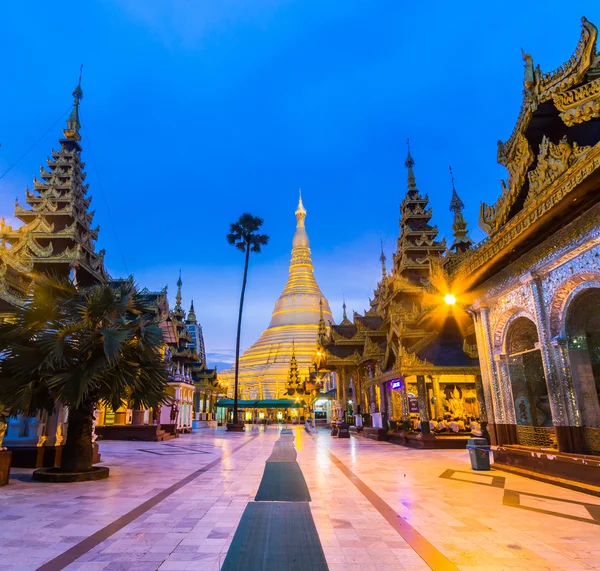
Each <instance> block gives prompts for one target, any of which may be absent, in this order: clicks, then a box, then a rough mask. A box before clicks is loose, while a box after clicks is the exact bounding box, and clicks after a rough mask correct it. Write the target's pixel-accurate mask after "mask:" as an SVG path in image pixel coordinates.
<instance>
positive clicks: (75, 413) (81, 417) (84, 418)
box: [60, 403, 94, 472]
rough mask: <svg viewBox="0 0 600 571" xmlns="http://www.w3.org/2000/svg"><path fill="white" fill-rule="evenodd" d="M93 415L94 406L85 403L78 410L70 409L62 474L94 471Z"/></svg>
mask: <svg viewBox="0 0 600 571" xmlns="http://www.w3.org/2000/svg"><path fill="white" fill-rule="evenodd" d="M93 415H94V406H93V404H91V403H83V404H82V405H81V406H80V407H78V408H71V409H69V424H68V428H67V442H66V443H65V446H64V448H63V451H62V457H61V462H60V469H61V471H62V472H85V471H88V470H91V469H92V459H93V454H94V452H93V447H92V422H93Z"/></svg>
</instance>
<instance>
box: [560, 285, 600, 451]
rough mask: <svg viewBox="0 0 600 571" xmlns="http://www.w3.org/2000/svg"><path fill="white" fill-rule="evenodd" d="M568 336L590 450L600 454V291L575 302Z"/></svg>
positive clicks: (584, 293) (590, 291)
mask: <svg viewBox="0 0 600 571" xmlns="http://www.w3.org/2000/svg"><path fill="white" fill-rule="evenodd" d="M566 333H567V343H568V345H567V346H568V349H569V364H570V366H571V374H572V376H573V388H574V389H575V394H576V396H577V402H578V404H579V410H580V412H581V419H582V424H583V426H584V438H585V444H586V449H587V452H590V453H592V454H600V289H598V288H590V289H587V290H584V291H582V292H581V293H578V294H577V295H576V296H575V297H574V298H573V301H572V302H571V303H570V305H569V308H568V311H567V321H566Z"/></svg>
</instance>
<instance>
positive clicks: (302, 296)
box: [219, 196, 333, 399]
mask: <svg viewBox="0 0 600 571" xmlns="http://www.w3.org/2000/svg"><path fill="white" fill-rule="evenodd" d="M305 218H306V210H305V209H304V206H303V204H302V196H300V200H299V202H298V208H297V210H296V233H295V234H294V239H293V241H292V259H291V261H290V270H289V277H288V280H287V283H286V284H285V288H284V289H283V293H282V294H281V295H280V296H279V297H278V298H277V301H276V302H275V308H274V309H273V314H272V315H271V323H269V327H268V328H267V329H265V331H263V333H262V335H261V336H260V337H259V338H258V340H257V341H256V342H255V343H254V344H253V345H252V346H251V347H249V348H248V349H246V351H244V354H243V355H242V356H241V357H240V370H239V396H240V398H241V399H275V398H279V397H282V396H284V391H285V388H286V382H287V378H288V372H289V367H290V360H291V358H292V345H294V348H295V349H294V350H295V355H296V359H297V361H298V371H299V373H300V376H305V375H308V369H309V367H310V366H311V364H312V361H313V358H314V356H315V352H316V348H317V329H318V324H319V319H320V316H321V307H322V311H323V318H324V320H325V323H327V324H330V323H333V317H332V315H331V310H330V308H329V302H328V301H327V300H326V299H325V297H324V296H323V294H322V293H321V290H320V289H319V286H318V285H317V282H316V280H315V276H314V269H313V264H312V259H311V257H310V247H309V241H308V235H307V234H306V228H305V226H304V219H305ZM219 379H220V380H221V381H224V382H226V383H229V388H230V391H229V392H230V395H231V396H233V384H234V369H233V368H231V369H227V370H226V371H223V372H222V373H219Z"/></svg>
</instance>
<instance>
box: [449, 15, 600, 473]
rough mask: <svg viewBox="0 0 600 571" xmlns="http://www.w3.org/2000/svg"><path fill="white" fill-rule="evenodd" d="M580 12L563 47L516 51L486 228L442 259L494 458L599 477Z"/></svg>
mask: <svg viewBox="0 0 600 571" xmlns="http://www.w3.org/2000/svg"><path fill="white" fill-rule="evenodd" d="M597 36H598V30H597V28H596V27H595V26H594V25H593V24H592V23H591V22H589V21H587V20H586V19H585V18H583V19H582V32H581V39H580V40H579V43H578V44H577V47H576V49H575V52H574V54H573V55H572V56H571V58H570V59H569V60H568V61H567V62H565V63H564V64H562V65H561V66H560V67H558V68H557V69H556V70H555V71H553V72H549V73H547V72H542V71H541V70H540V68H539V66H536V65H534V62H533V58H532V56H531V55H529V54H523V59H524V61H525V78H524V91H523V94H524V95H523V104H522V107H521V112H520V114H519V117H518V119H517V123H516V125H515V127H514V129H513V132H512V135H511V136H510V138H509V139H508V141H507V142H505V143H502V142H499V144H498V162H499V163H500V164H502V165H504V166H505V167H506V169H507V171H508V180H507V181H506V182H503V183H502V192H501V194H500V196H499V198H498V200H497V201H496V202H495V203H494V204H493V205H491V206H488V205H486V204H482V205H481V214H480V225H481V227H482V228H483V229H484V230H485V231H486V232H487V233H488V237H487V238H486V239H485V240H484V241H482V242H481V243H480V244H478V245H477V246H476V247H474V248H471V249H470V250H468V251H466V252H464V253H463V254H461V255H459V256H458V257H457V258H456V259H455V261H454V262H453V263H452V264H451V267H449V272H450V275H451V284H452V286H451V287H452V290H453V293H454V295H456V297H457V299H458V301H459V302H460V301H461V296H462V297H463V298H464V304H465V305H466V306H467V309H468V311H470V312H471V313H472V315H473V318H474V323H475V332H476V336H477V346H478V349H479V357H480V362H481V374H482V377H483V392H484V395H485V399H484V401H485V408H486V410H487V418H488V421H489V424H488V430H489V433H490V436H491V439H492V442H493V443H494V444H496V445H497V448H495V450H494V460H495V462H496V464H497V465H500V466H503V467H504V468H507V467H508V468H512V469H516V470H533V471H536V472H541V473H546V474H550V475H552V476H554V477H562V478H572V479H576V480H580V481H582V482H587V483H590V484H591V483H595V484H596V485H597V484H598V481H600V222H599V221H600V53H598V52H597V51H596V50H597V45H596V40H597Z"/></svg>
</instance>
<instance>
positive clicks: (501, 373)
mask: <svg viewBox="0 0 600 571" xmlns="http://www.w3.org/2000/svg"><path fill="white" fill-rule="evenodd" d="M479 317H480V329H479V331H480V336H481V344H482V345H483V350H484V356H483V359H484V360H485V361H486V369H487V371H488V381H489V382H488V383H486V384H487V386H488V390H489V396H490V397H491V398H490V401H491V403H492V409H493V411H494V429H495V439H496V444H516V442H517V429H516V422H515V407H514V405H513V402H512V394H511V385H510V377H509V376H508V369H507V368H506V367H504V369H503V368H502V367H501V366H497V363H496V362H495V360H494V349H493V344H492V332H491V327H490V318H489V309H488V308H487V307H482V308H481V309H480V310H479ZM505 364H506V363H505ZM486 384H484V391H485V387H486ZM507 396H508V400H507V398H506V397H507ZM488 409H489V407H488ZM488 420H489V419H488Z"/></svg>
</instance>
